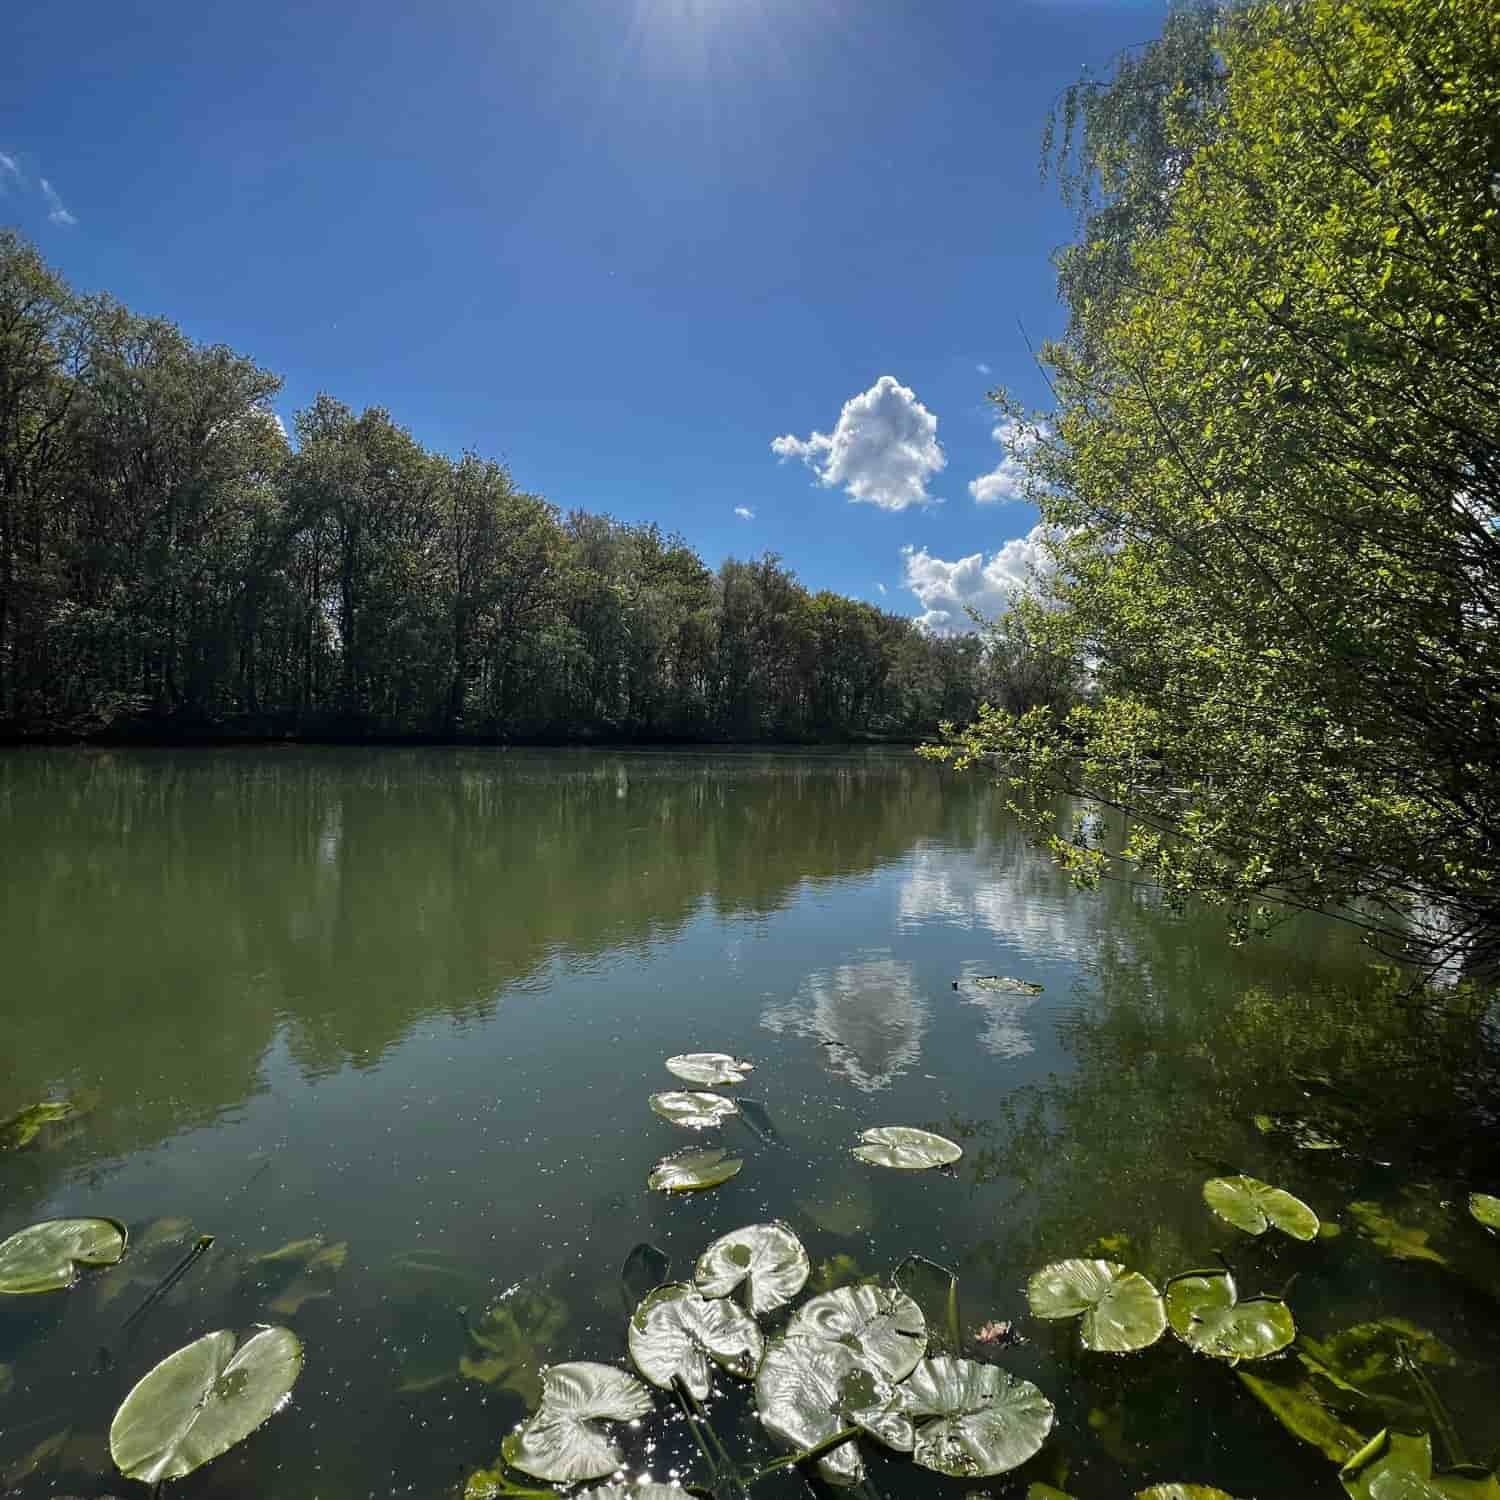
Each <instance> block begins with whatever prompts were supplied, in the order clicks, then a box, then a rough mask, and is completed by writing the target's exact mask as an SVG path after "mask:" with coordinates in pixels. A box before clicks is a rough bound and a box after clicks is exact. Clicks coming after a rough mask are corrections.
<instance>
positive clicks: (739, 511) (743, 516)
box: [734, 505, 755, 521]
mask: <svg viewBox="0 0 1500 1500" xmlns="http://www.w3.org/2000/svg"><path fill="white" fill-rule="evenodd" d="M734 513H735V515H737V516H738V517H739V518H740V520H742V521H753V520H754V519H755V512H754V511H753V510H752V509H751V508H750V507H749V506H748V505H736V506H735V508H734Z"/></svg>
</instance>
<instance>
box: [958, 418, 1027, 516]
mask: <svg viewBox="0 0 1500 1500" xmlns="http://www.w3.org/2000/svg"><path fill="white" fill-rule="evenodd" d="M990 436H991V437H993V438H994V440H995V441H996V442H997V443H999V444H1000V446H1001V448H1003V449H1004V450H1005V456H1004V457H1003V458H1002V459H1001V460H1000V462H999V463H998V464H996V465H995V467H994V468H993V469H991V470H990V471H989V473H988V474H981V475H980V476H979V478H978V479H971V480H970V481H969V493H970V494H971V495H972V496H973V497H974V498H975V499H976V500H977V501H978V502H979V503H980V504H981V505H992V504H995V503H997V502H1000V501H1005V500H1024V499H1025V498H1026V495H1025V488H1024V486H1025V483H1026V471H1025V470H1024V469H1023V468H1022V465H1021V460H1022V459H1023V458H1024V457H1025V455H1026V453H1027V451H1028V450H1029V449H1032V448H1034V447H1036V445H1037V442H1038V440H1039V439H1040V437H1041V436H1042V434H1041V433H1040V432H1039V431H1038V430H1037V429H1036V428H1035V427H1023V426H1022V425H1021V423H1019V422H1016V421H1012V420H1011V418H1009V417H1006V418H1005V419H1004V420H1003V421H1000V422H997V423H995V426H994V430H993V431H992V432H991V433H990Z"/></svg>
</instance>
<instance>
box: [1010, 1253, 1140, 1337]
mask: <svg viewBox="0 0 1500 1500" xmlns="http://www.w3.org/2000/svg"><path fill="white" fill-rule="evenodd" d="M1026 1298H1027V1301H1029V1302H1030V1303H1031V1311H1032V1312H1033V1313H1034V1314H1035V1315H1036V1316H1037V1317H1039V1318H1074V1317H1077V1316H1078V1315H1079V1314H1080V1313H1081V1314H1082V1315H1083V1331H1082V1336H1083V1347H1084V1348H1085V1349H1095V1350H1098V1351H1099V1352H1101V1353H1104V1354H1128V1353H1130V1352H1131V1351H1133V1350H1136V1349H1146V1348H1149V1347H1150V1346H1151V1345H1152V1344H1154V1343H1155V1342H1156V1341H1157V1339H1159V1338H1160V1337H1161V1336H1162V1334H1163V1333H1165V1332H1166V1328H1167V1313H1166V1308H1165V1306H1164V1305H1163V1303H1162V1298H1161V1293H1160V1292H1158V1291H1157V1290H1156V1288H1155V1287H1154V1286H1152V1284H1151V1283H1150V1282H1149V1281H1147V1280H1146V1278H1145V1277H1144V1276H1142V1275H1141V1274H1140V1272H1139V1271H1128V1270H1126V1268H1125V1267H1124V1266H1122V1265H1120V1264H1119V1263H1118V1262H1116V1261H1112V1260H1060V1261H1058V1262H1056V1263H1055V1264H1054V1265H1050V1266H1044V1267H1043V1268H1042V1269H1041V1270H1040V1271H1038V1272H1037V1273H1036V1275H1034V1276H1033V1277H1032V1278H1031V1280H1030V1281H1028V1282H1027V1283H1026Z"/></svg>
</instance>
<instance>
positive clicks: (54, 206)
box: [41, 177, 78, 225]
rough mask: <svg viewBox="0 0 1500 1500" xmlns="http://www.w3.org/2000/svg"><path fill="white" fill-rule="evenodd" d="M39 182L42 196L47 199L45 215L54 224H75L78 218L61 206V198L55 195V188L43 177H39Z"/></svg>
mask: <svg viewBox="0 0 1500 1500" xmlns="http://www.w3.org/2000/svg"><path fill="white" fill-rule="evenodd" d="M41 184H42V197H44V198H45V199H46V200H47V217H48V218H49V219H50V220H51V221H52V222H53V223H54V224H63V225H73V224H76V223H77V222H78V220H77V219H76V218H75V217H74V216H73V215H72V214H70V213H69V212H68V210H67V209H66V208H65V207H64V206H63V201H62V199H61V198H59V197H58V196H57V189H56V188H55V187H53V186H52V184H51V183H50V182H48V181H47V179H46V178H45V177H43V178H42V179H41Z"/></svg>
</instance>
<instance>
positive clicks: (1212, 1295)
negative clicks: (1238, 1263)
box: [1164, 1271, 1297, 1364]
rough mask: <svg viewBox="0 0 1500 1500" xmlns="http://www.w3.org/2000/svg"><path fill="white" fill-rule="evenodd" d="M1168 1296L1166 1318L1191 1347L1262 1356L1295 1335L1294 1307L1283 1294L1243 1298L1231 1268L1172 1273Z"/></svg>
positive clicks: (1223, 1355) (1226, 1355)
mask: <svg viewBox="0 0 1500 1500" xmlns="http://www.w3.org/2000/svg"><path fill="white" fill-rule="evenodd" d="M1164 1299H1165V1302H1166V1307H1167V1322H1168V1323H1170V1324H1171V1325H1172V1331H1173V1332H1174V1333H1175V1334H1176V1335H1177V1336H1178V1338H1180V1339H1181V1340H1182V1341H1183V1343H1185V1344H1186V1345H1187V1346H1188V1347H1189V1348H1191V1349H1195V1350H1197V1352H1198V1353H1199V1354H1208V1355H1212V1356H1213V1357H1214V1358H1215V1359H1227V1360H1229V1361H1230V1363H1231V1364H1235V1363H1238V1362H1239V1361H1240V1360H1242V1359H1264V1358H1265V1357H1266V1356H1267V1355H1268V1354H1275V1353H1276V1352H1277V1351H1278V1350H1280V1349H1285V1348H1286V1346H1287V1345H1288V1344H1290V1343H1291V1341H1292V1340H1293V1339H1294V1338H1296V1337H1297V1328H1296V1325H1295V1324H1294V1323H1293V1321H1292V1310H1291V1308H1289V1307H1288V1306H1287V1305H1286V1303H1285V1302H1283V1301H1282V1300H1281V1299H1280V1298H1279V1297H1248V1298H1246V1299H1245V1301H1243V1302H1241V1301H1240V1300H1239V1292H1238V1289H1237V1288H1236V1287H1235V1284H1234V1277H1233V1276H1231V1275H1230V1274H1229V1272H1228V1271H1189V1272H1187V1274H1186V1275H1183V1276H1174V1277H1173V1278H1172V1279H1171V1280H1170V1281H1169V1282H1168V1283H1167V1286H1166V1291H1165V1293H1164Z"/></svg>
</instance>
